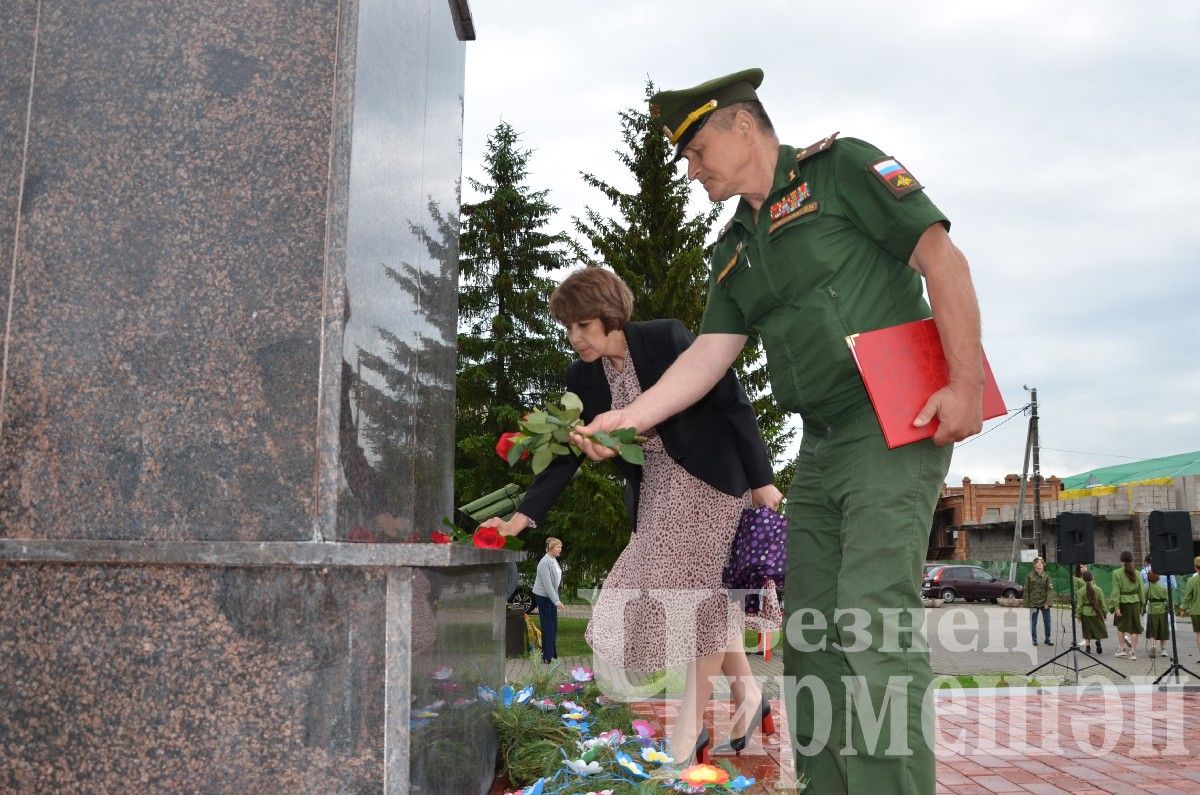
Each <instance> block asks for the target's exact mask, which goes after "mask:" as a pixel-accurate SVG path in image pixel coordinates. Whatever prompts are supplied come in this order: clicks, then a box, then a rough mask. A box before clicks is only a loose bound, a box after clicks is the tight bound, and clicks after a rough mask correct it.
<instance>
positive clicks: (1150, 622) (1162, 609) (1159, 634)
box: [1146, 569, 1170, 657]
mask: <svg viewBox="0 0 1200 795" xmlns="http://www.w3.org/2000/svg"><path fill="white" fill-rule="evenodd" d="M1146 581H1147V582H1148V583H1149V585H1147V586H1146V605H1147V607H1146V653H1147V654H1149V655H1150V656H1151V657H1157V656H1158V655H1159V654H1161V653H1162V652H1163V649H1165V648H1166V646H1165V644H1166V642H1167V638H1169V637H1170V630H1169V628H1168V626H1167V587H1166V586H1165V585H1164V584H1163V583H1162V582H1160V578H1159V576H1158V572H1156V571H1154V570H1153V569H1151V570H1150V571H1149V572H1148V573H1147V574H1146Z"/></svg>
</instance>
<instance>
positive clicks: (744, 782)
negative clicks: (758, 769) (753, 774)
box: [725, 776, 754, 792]
mask: <svg viewBox="0 0 1200 795" xmlns="http://www.w3.org/2000/svg"><path fill="white" fill-rule="evenodd" d="M725 786H726V787H728V788H729V789H731V790H733V791H734V792H741V791H742V790H744V789H749V788H750V787H753V786H754V779H753V778H746V777H745V776H738V777H737V778H735V779H734V780H733V781H730V782H729V783H728V784H726V785H725Z"/></svg>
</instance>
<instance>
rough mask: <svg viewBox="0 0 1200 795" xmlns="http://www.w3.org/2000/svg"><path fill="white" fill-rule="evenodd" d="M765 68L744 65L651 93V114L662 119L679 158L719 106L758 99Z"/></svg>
mask: <svg viewBox="0 0 1200 795" xmlns="http://www.w3.org/2000/svg"><path fill="white" fill-rule="evenodd" d="M762 81H763V71H762V69H743V70H742V71H740V72H734V73H733V74H731V75H725V76H724V77H718V78H716V79H715V80H709V81H708V82H706V83H701V84H700V85H698V86H692V87H691V88H681V89H678V90H676V91H659V92H658V93H657V94H655V95H654V96H652V97H650V116H651V117H652V118H657V119H660V120H661V121H662V125H663V132H664V133H665V134H666V136H667V140H668V141H670V142H671V143H672V144H674V145H675V160H676V161H678V160H679V158H680V157H682V156H683V150H684V149H685V148H686V147H687V145H688V143H689V142H690V141H691V140H692V138H693V137H694V136H695V135H696V133H698V132H700V128H701V127H703V126H704V124H705V122H707V121H708V120H709V119H710V118H712V112H713V111H714V110H716V109H717V108H723V107H725V106H726V105H732V104H734V103H735V102H747V101H750V100H757V99H758V94H756V93H755V92H754V89H756V88H758V87H759V86H760V85H762Z"/></svg>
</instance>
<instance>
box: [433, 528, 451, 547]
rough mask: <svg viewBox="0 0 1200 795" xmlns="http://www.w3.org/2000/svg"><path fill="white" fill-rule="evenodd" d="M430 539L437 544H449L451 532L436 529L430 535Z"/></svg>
mask: <svg viewBox="0 0 1200 795" xmlns="http://www.w3.org/2000/svg"><path fill="white" fill-rule="evenodd" d="M430 540H432V541H433V543H435V544H449V543H450V534H449V533H443V532H442V531H441V530H434V531H433V533H432V534H431V535H430Z"/></svg>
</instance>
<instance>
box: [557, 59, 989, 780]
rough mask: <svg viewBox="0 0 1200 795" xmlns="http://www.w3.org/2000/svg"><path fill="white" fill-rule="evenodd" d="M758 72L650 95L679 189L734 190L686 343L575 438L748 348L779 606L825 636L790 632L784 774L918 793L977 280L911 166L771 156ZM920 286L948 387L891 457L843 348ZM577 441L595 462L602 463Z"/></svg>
mask: <svg viewBox="0 0 1200 795" xmlns="http://www.w3.org/2000/svg"><path fill="white" fill-rule="evenodd" d="M762 79H763V73H762V71H761V70H759V69H749V70H745V71H742V72H737V73H735V74H731V75H727V76H725V77H721V78H718V79H715V80H710V81H708V82H706V83H702V84H700V85H698V86H695V87H692V88H688V89H683V90H679V91H663V92H660V93H658V94H656V95H655V96H654V97H652V98H651V100H650V102H651V113H652V114H657V116H658V117H659V119H660V120H661V122H662V124H663V126H664V133H665V134H666V135H667V136H668V138H669V140H670V141H671V143H672V144H674V146H675V147H676V160H679V159H684V160H686V161H687V168H688V178H689V179H691V180H694V181H697V182H699V183H700V184H701V185H702V186H703V188H704V190H705V192H706V193H707V194H708V197H709V198H710V199H711V200H712V201H724V200H726V199H730V198H733V197H735V196H737V197H740V199H739V202H738V206H737V209H736V211H735V213H734V216H733V218H732V220H731V221H730V222H729V223H728V224H727V225H726V226H725V228H724V229H723V230H722V231H721V234H720V236H719V239H718V241H717V243H716V245H715V248H714V252H713V256H712V261H711V273H710V277H709V282H708V303H707V308H706V310H705V314H704V318H703V321H702V323H701V328H700V332H701V333H700V335H699V336H698V337H697V339H696V341H695V342H694V343H693V344H692V346H691V348H690V349H689V350H687V351H685V352H684V354H683V355H681V356H680V357H679V359H678V360H677V362H676V363H675V364H674V365H673V366H672V367H671V369H670V370H668V371H667V373H666V374H665V375H664V376H663V378H662V379H661V380H660V381H659V382H658V384H656V385H655V386H654V387H653V388H651V389H649V390H647V391H646V392H645V393H644V394H643V395H642V396H641V397H640V398H639V399H638V400H637V401H635V402H634V403H633V404H632V405H630V406H628V407H627V408H625V409H623V410H621V411H614V412H609V413H607V414H602V415H600V416H599V417H597V418H596V419H595V420H594V421H593V422H592V423H591V424H590V425H588V426H586V427H584V428H582V429H581V430H582V431H583V432H585V433H591V432H594V431H596V430H610V429H614V428H618V427H624V426H630V425H632V426H635V427H637V428H640V429H646V428H650V427H653V426H654V425H655V424H656V423H658V422H660V421H661V420H663V419H664V418H666V417H669V416H671V415H672V414H675V413H677V412H679V411H681V410H683V409H684V408H686V407H687V406H689V405H690V404H691V403H693V402H695V400H697V399H698V398H699V397H701V396H702V395H704V394H705V393H706V392H707V391H708V390H709V389H710V388H711V387H712V385H713V384H714V383H715V382H716V380H717V379H718V378H719V377H720V375H721V373H723V372H724V371H725V369H726V368H728V367H729V366H730V365H731V364H732V362H733V360H734V359H735V358H736V356H737V354H738V352H739V351H740V350H741V348H742V346H743V345H744V344H745V342H746V340H747V338H748V337H749V336H750V335H752V334H753V335H755V336H757V337H758V338H759V339H761V341H762V343H763V346H764V348H765V350H766V355H767V363H768V369H769V371H770V375H771V388H772V392H773V394H774V397H775V400H776V401H778V403H779V404H780V406H782V407H783V408H785V409H788V410H790V411H793V412H796V413H799V414H800V416H801V418H802V419H803V425H804V430H803V438H802V441H801V446H800V452H799V456H798V459H797V462H796V470H795V477H794V480H793V483H792V487H791V490H790V493H789V494H788V497H787V515H788V521H789V536H790V539H789V547H788V553H789V572H788V583H787V586H788V587H787V600H786V602H787V608H788V610H789V613H794V612H795V611H797V610H799V609H805V610H814V609H815V610H816V611H817V613H818V614H819V616H820V622H823V623H822V624H821V626H823V627H825V628H826V631H825V632H824V634H820V633H814V632H811V631H809V632H802V633H801V632H793V630H794V629H795V628H796V626H795V624H794V622H792V621H789V624H788V629H789V631H788V635H787V639H788V644H787V648H786V650H785V657H784V670H785V674H786V675H787V676H788V677H790V679H789V680H788V681H789V683H790V686H789V687H788V691H789V693H791V694H792V695H791V697H789V699H788V701H789V703H788V708H789V712H790V721H789V722H790V725H791V727H792V731H793V733H794V737H793V740H794V742H795V751H796V753H795V754H794V756H795V758H796V763H797V768H798V769H799V771H800V772H802V773H803V774H805V775H806V776H807V778H808V780H809V781H810V783H811V784H812V785H813V789H814V790H815V791H818V792H854V793H866V792H870V793H872V795H878V794H879V793H883V792H902V793H932V792H933V791H934V761H933V749H932V748H931V747H930V739H929V738H931V737H932V731H928V733H926V730H930V729H931V727H932V715H931V714H930V712H929V711H928V710H923V709H922V707H923V704H922V700H923V698H924V696H925V691H926V685H928V683H929V681H930V679H931V674H930V667H929V655H928V651H927V649H926V648H925V647H924V646H923V644H922V643H921V642H920V640H919V638H916V637H915V636H914V635H913V634H912V633H906V632H904V631H903V630H904V629H905V628H907V627H908V626H909V625H911V624H912V623H913V622H914V621H915V622H919V621H920V618H919V616H920V604H921V603H920V595H919V593H918V583H917V574H916V573H917V572H919V571H920V570H921V562H922V560H923V558H924V552H925V549H926V545H927V540H928V534H929V528H930V524H931V519H932V513H933V507H934V504H935V502H936V500H937V496H938V493H939V488H940V485H941V483H942V482H943V479H944V478H945V475H946V471H947V468H948V466H949V462H950V450H951V448H950V443H952V442H955V441H958V440H960V439H963V438H966V437H967V436H969V435H971V434H974V433H977V432H978V431H979V429H980V427H981V414H982V410H981V394H982V387H983V367H982V356H981V351H980V343H979V309H978V304H977V302H976V299H975V292H974V287H973V286H972V283H971V277H970V272H969V269H968V265H967V261H966V259H965V257H964V256H963V255H962V253H961V252H960V251H959V250H958V249H957V248H956V247H955V246H954V244H953V243H952V242H951V241H950V237H949V235H948V229H949V221H948V220H947V219H946V217H945V215H943V213H942V212H941V211H940V210H939V209H938V208H937V207H936V206H935V205H934V204H933V202H931V201H930V200H929V198H928V197H927V196H926V195H925V191H924V189H923V187H922V185H921V183H920V182H919V181H918V180H917V178H916V176H915V175H913V174H912V173H911V172H909V171H908V170H907V169H906V168H905V167H904V165H903V164H902V163H901V162H900V161H899V160H897V159H895V158H893V157H890V156H887V155H885V154H884V153H883V152H882V151H880V150H879V149H876V148H875V147H874V146H872V145H870V144H868V143H866V142H864V141H859V140H856V139H853V138H838V137H837V135H836V134H834V135H831V136H829V137H827V138H825V139H823V140H821V141H818V142H817V143H815V144H813V145H811V146H808V147H804V148H801V149H797V148H793V147H791V146H786V145H781V144H780V142H779V139H778V137H777V136H776V134H775V130H774V128H773V126H772V124H771V121H770V118H769V117H768V116H767V114H766V112H765V110H764V108H763V106H762V104H761V103H760V102H759V100H758V95H757V91H756V89H757V88H758V87H759V85H760V84H761V82H762ZM922 277H923V278H924V286H925V288H926V289H927V290H928V294H929V297H930V303H931V304H932V317H933V318H934V321H935V323H936V325H937V328H938V333H939V336H940V338H941V341H942V345H943V347H944V349H945V352H946V357H947V362H948V365H949V375H950V383H949V384H948V385H947V386H946V387H945V388H943V389H941V390H939V391H938V392H936V393H935V394H934V395H933V396H931V397H930V399H929V401H928V403H927V404H926V405H925V407H924V408H923V409H922V410H921V412H920V413H919V414H918V416H917V417H915V418H914V420H913V421H914V424H915V425H918V426H924V425H926V424H927V423H929V422H930V421H931V420H932V419H933V418H935V417H936V418H937V419H938V421H939V426H938V429H937V432H936V435H935V436H934V437H933V439H932V440H925V441H921V442H916V443H913V444H909V445H905V446H903V447H899V448H897V449H895V450H888V449H887V447H886V445H885V444H884V441H883V438H882V434H881V431H880V428H879V424H878V421H877V419H876V418H875V415H874V412H873V410H872V408H871V404H870V402H869V399H868V396H867V394H866V391H865V388H864V386H863V383H862V380H861V378H860V377H859V375H858V373H857V371H856V369H855V366H854V363H853V360H852V357H851V355H850V352H849V349H848V347H847V344H846V342H845V338H846V336H847V335H850V334H853V333H856V332H860V331H867V330H870V329H874V328H880V327H884V326H890V325H895V324H898V323H903V322H907V321H912V320H917V319H921V318H926V317H929V316H930V314H931V312H930V307H929V305H928V304H926V302H925V300H924V298H923V296H922ZM574 441H575V442H576V444H578V445H579V446H580V447H581V448H582V449H583V450H584V452H585V453H587V454H588V455H589V456H591V457H592V458H595V459H600V458H607V457H610V456H611V455H612V453H611V451H609V450H608V449H607V448H603V447H601V446H599V445H595V444H592V443H591V442H590V441H589V440H588V439H587V438H585V437H583V436H579V435H577V436H575V437H574ZM889 616H890V617H891V618H889ZM896 616H899V617H900V618H896ZM889 621H890V622H891V626H890V629H891V630H892V631H891V632H888V631H885V624H887V622H889ZM820 622H818V623H820ZM805 624H806V626H811V625H812V624H813V622H812V621H811V620H806V622H805ZM897 624H899V625H900V626H897ZM897 638H899V641H897ZM815 683H819V684H815ZM797 684H799V685H801V686H800V687H797ZM818 691H821V692H818ZM868 700H869V703H868ZM867 710H871V712H870V713H868V712H867ZM897 711H899V723H898V724H897V723H893V720H895V715H896V713H897ZM868 714H870V715H873V716H878V717H879V718H880V719H879V720H877V721H874V722H872V721H870V720H866V721H864V716H866V715H868ZM749 722H750V721H749V720H746V723H749ZM895 725H899V726H902V727H903V728H902V730H899V731H896V732H894V733H893V732H892V731H891V728H892V727H893V726H895ZM741 728H742V726H741V725H735V727H734V730H733V733H734V734H735V735H739V736H740V735H741V734H742V732H740V731H739V730H740V729H741Z"/></svg>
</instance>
